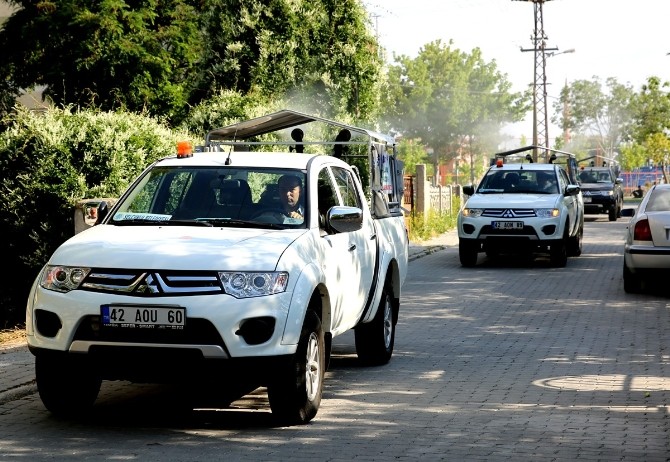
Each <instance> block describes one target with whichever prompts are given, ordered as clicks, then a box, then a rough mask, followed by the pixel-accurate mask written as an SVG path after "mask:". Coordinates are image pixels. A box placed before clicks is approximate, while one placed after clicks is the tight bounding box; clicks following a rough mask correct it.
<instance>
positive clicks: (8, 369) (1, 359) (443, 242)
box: [0, 230, 458, 404]
mask: <svg viewBox="0 0 670 462" xmlns="http://www.w3.org/2000/svg"><path fill="white" fill-rule="evenodd" d="M454 245H458V235H457V234H456V231H455V230H452V231H448V232H446V233H444V234H441V235H439V236H436V237H433V238H431V239H428V240H426V241H421V242H410V245H409V261H412V260H416V259H417V258H421V257H424V256H426V255H430V254H432V253H435V252H438V251H440V250H443V249H446V248H447V247H451V246H454ZM36 392H37V386H36V385H35V358H34V357H33V355H32V354H31V353H30V351H28V347H27V346H26V344H25V343H14V344H8V345H4V346H3V345H0V404H4V403H7V402H10V401H13V400H16V399H20V398H22V397H23V396H27V395H30V394H33V393H36Z"/></svg>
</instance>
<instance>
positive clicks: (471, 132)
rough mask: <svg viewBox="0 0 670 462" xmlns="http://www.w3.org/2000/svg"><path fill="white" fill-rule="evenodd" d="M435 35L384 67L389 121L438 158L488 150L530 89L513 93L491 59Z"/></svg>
mask: <svg viewBox="0 0 670 462" xmlns="http://www.w3.org/2000/svg"><path fill="white" fill-rule="evenodd" d="M452 45H453V42H452V41H450V42H449V43H448V44H444V43H442V41H440V40H437V41H434V42H431V43H428V44H427V45H425V46H424V47H423V48H422V49H421V50H420V51H419V54H418V56H417V57H416V58H414V59H412V58H409V57H407V56H399V57H396V58H395V61H396V64H395V65H392V66H391V67H390V69H389V100H390V101H389V104H387V107H390V108H394V110H393V113H392V114H391V116H390V117H389V124H390V125H391V126H392V127H393V128H395V129H397V130H398V131H400V132H401V133H403V135H405V136H406V137H411V138H419V139H421V141H422V142H423V143H424V144H425V145H426V146H428V147H430V148H432V149H433V150H434V153H435V156H436V157H435V160H436V161H438V162H442V161H447V160H450V159H453V158H456V157H458V156H461V155H463V153H464V151H465V153H466V154H469V155H470V156H472V155H473V154H477V153H479V152H483V151H484V150H486V149H493V148H494V147H495V145H496V144H497V142H498V141H499V140H500V139H501V138H499V137H497V136H496V135H498V134H499V133H500V129H501V128H502V126H503V125H505V124H506V123H509V122H517V121H520V120H522V119H523V116H524V114H525V113H526V112H527V111H528V108H529V107H528V101H529V97H530V94H529V93H526V94H521V93H513V92H511V91H510V89H511V84H510V82H509V81H508V80H507V76H506V75H504V74H501V73H500V72H499V71H498V69H497V65H496V62H495V61H491V62H488V63H487V62H485V61H484V59H483V58H482V55H481V51H480V50H479V49H478V48H475V49H474V50H472V53H470V54H468V53H465V52H462V51H460V50H458V49H457V48H453V47H452Z"/></svg>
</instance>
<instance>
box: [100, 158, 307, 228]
mask: <svg viewBox="0 0 670 462" xmlns="http://www.w3.org/2000/svg"><path fill="white" fill-rule="evenodd" d="M304 185H305V174H304V172H302V171H297V170H278V169H251V168H243V167H236V168H230V167H225V168H208V167H199V168H193V167H186V168H184V167H156V168H153V169H152V170H150V171H149V172H147V173H146V174H145V175H144V176H143V177H142V178H141V179H140V181H139V182H138V183H137V184H136V185H135V186H134V187H133V188H132V189H131V190H130V191H129V192H128V194H126V195H125V196H124V197H123V198H122V199H121V202H120V203H119V204H118V207H117V208H116V209H115V211H114V214H113V216H112V217H111V220H110V221H109V223H111V224H125V225H133V224H137V225H147V224H151V223H155V224H167V222H170V224H176V223H179V224H188V223H189V222H192V223H193V224H194V225H197V224H198V223H200V224H203V223H210V222H211V223H212V224H214V225H215V226H226V225H230V226H236V227H239V226H250V225H251V226H253V225H258V226H261V227H268V225H269V227H276V225H281V227H288V228H303V227H305V226H306V218H307V217H305V210H307V208H306V204H305V201H306V200H307V194H306V191H305V188H304Z"/></svg>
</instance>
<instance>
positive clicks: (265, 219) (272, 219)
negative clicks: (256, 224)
mask: <svg viewBox="0 0 670 462" xmlns="http://www.w3.org/2000/svg"><path fill="white" fill-rule="evenodd" d="M285 218H286V215H285V214H284V211H283V210H281V209H277V208H267V209H262V210H259V211H258V212H256V213H254V214H253V215H252V216H251V218H250V219H251V220H256V221H260V222H262V223H276V224H283V223H284V219H285Z"/></svg>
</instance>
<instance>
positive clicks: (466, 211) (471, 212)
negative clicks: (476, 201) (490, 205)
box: [462, 209, 484, 218]
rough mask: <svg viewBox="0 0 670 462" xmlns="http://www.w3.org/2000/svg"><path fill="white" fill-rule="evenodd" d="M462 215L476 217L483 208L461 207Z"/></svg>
mask: <svg viewBox="0 0 670 462" xmlns="http://www.w3.org/2000/svg"><path fill="white" fill-rule="evenodd" d="M462 213H463V216H464V217H470V218H478V217H481V216H482V213H484V209H463V212H462Z"/></svg>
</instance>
